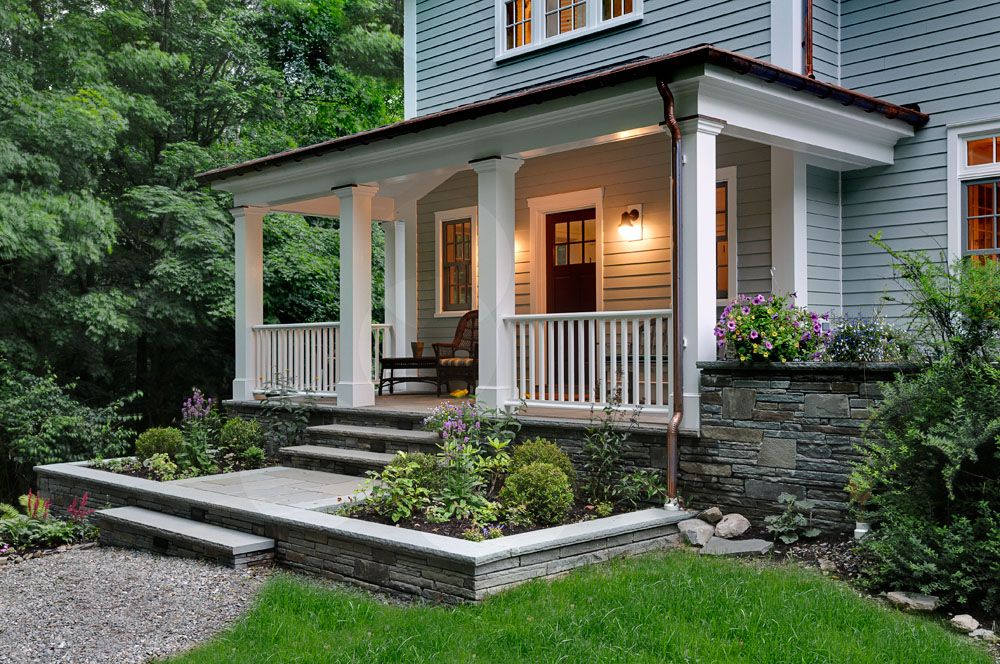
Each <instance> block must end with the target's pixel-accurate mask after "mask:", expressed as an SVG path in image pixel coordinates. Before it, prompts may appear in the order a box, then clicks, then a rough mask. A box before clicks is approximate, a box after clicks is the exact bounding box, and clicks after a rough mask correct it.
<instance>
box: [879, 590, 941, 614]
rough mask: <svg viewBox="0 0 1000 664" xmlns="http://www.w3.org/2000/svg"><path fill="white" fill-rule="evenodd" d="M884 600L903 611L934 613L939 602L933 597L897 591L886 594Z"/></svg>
mask: <svg viewBox="0 0 1000 664" xmlns="http://www.w3.org/2000/svg"><path fill="white" fill-rule="evenodd" d="M885 598H886V599H887V600H889V601H890V602H892V603H893V604H895V605H896V606H897V607H899V608H900V609H903V610H904V611H934V610H935V609H937V607H938V603H939V601H940V600H938V598H937V597H935V596H934V595H921V594H919V593H906V592H901V591H898V590H897V591H893V592H891V593H886V595H885Z"/></svg>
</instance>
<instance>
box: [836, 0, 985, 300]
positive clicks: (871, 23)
mask: <svg viewBox="0 0 1000 664" xmlns="http://www.w3.org/2000/svg"><path fill="white" fill-rule="evenodd" d="M841 36H842V39H843V41H842V52H841V58H842V60H841V75H842V82H843V84H844V85H845V86H847V87H849V88H853V89H855V90H858V91H860V92H864V93H867V94H871V95H875V96H879V97H885V98H886V99H888V100H890V101H894V102H897V103H914V102H916V103H919V104H920V107H921V110H923V111H925V112H928V113H930V114H931V122H930V124H929V125H928V126H927V127H926V128H924V129H922V130H920V131H918V132H917V135H916V136H915V137H914V138H912V139H907V140H905V141H902V142H900V144H899V145H898V146H897V149H896V163H895V164H894V165H893V166H887V167H879V168H872V169H867V170H864V171H856V172H852V173H845V174H844V178H843V243H844V244H843V269H844V305H845V308H846V309H847V312H848V313H851V314H868V313H871V312H872V311H873V310H875V309H877V308H879V307H880V306H882V305H883V304H884V299H885V296H888V297H889V298H897V299H899V298H902V297H904V294H903V293H902V292H901V291H900V287H899V285H898V284H897V283H896V282H895V280H894V279H893V275H892V268H891V266H890V261H889V260H888V258H887V256H886V255H885V253H884V252H883V251H882V250H881V249H878V248H877V247H874V246H872V244H871V243H870V241H869V236H870V235H871V234H873V233H876V232H881V233H882V236H883V237H884V238H885V239H886V241H888V242H889V244H890V245H891V246H893V247H895V248H898V249H924V250H928V251H929V252H930V253H932V254H933V255H939V254H940V253H941V251H942V250H943V249H944V248H945V247H946V246H947V172H946V171H947V156H946V148H947V146H946V127H947V126H948V125H949V124H953V123H959V122H965V121H969V120H979V119H986V118H1000V12H998V11H997V5H996V3H995V2H991V1H988V0H947V1H943V2H941V1H936V2H926V3H917V2H909V1H902V0H896V1H891V2H882V1H876V0H844V2H842V4H841ZM885 312H886V314H887V315H889V316H891V317H897V316H899V315H901V314H902V313H903V309H902V305H901V304H888V305H886V306H885Z"/></svg>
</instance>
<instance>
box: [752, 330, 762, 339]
mask: <svg viewBox="0 0 1000 664" xmlns="http://www.w3.org/2000/svg"><path fill="white" fill-rule="evenodd" d="M759 336H760V335H759V334H758V333H757V330H750V338H751V339H756V338H757V337H759Z"/></svg>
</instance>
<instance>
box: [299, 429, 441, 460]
mask: <svg viewBox="0 0 1000 664" xmlns="http://www.w3.org/2000/svg"><path fill="white" fill-rule="evenodd" d="M306 437H307V438H308V442H309V443H310V444H312V445H319V446H326V447H340V448H345V449H353V450H366V451H368V452H379V453H388V454H395V453H396V452H411V453H412V452H429V453H431V454H433V453H435V452H437V451H438V443H439V442H440V438H439V437H438V435H437V434H436V433H434V432H432V431H417V430H411V429H385V428H380V427H371V426H355V425H353V424H324V425H321V426H315V427H309V428H307V429H306Z"/></svg>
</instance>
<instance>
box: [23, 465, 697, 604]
mask: <svg viewBox="0 0 1000 664" xmlns="http://www.w3.org/2000/svg"><path fill="white" fill-rule="evenodd" d="M35 470H36V472H37V474H38V487H39V493H40V495H42V496H43V497H45V498H46V499H50V500H52V501H53V504H54V505H56V506H59V507H62V508H65V506H66V505H68V504H69V502H70V501H71V500H72V499H73V498H74V497H77V496H80V495H82V494H83V493H84V492H85V491H86V492H88V493H89V494H90V496H91V500H90V504H91V505H93V506H94V507H99V508H104V507H122V506H126V505H136V506H138V507H143V508H146V509H149V510H154V511H158V512H163V513H166V514H173V515H175V516H179V517H183V518H188V519H192V520H194V521H202V522H205V523H210V524H212V525H216V526H221V527H224V528H230V529H233V530H238V531H241V532H246V533H253V534H255V535H259V536H262V537H269V538H271V539H273V540H275V554H274V555H275V562H276V563H278V564H280V565H283V566H285V567H290V568H294V569H298V570H302V571H306V572H310V573H314V574H320V575H322V576H326V577H329V578H332V579H335V580H337V581H343V582H347V583H352V584H354V585H358V586H361V587H364V588H368V589H370V590H376V591H382V592H390V593H396V594H403V595H411V596H413V595H415V596H418V597H422V598H425V599H429V600H434V601H441V602H448V603H460V602H469V601H478V600H481V599H483V598H485V597H487V596H488V595H491V594H494V593H496V592H499V591H501V590H504V589H505V588H509V587H511V586H514V585H517V584H519V583H523V582H524V581H527V580H529V579H535V578H549V577H553V576H558V575H560V574H563V573H565V572H566V571H568V570H571V569H573V568H576V567H581V566H584V565H589V564H593V563H596V562H600V561H604V560H608V559H611V558H615V557H621V556H629V555H636V554H639V553H645V552H648V551H653V550H658V549H667V548H671V547H674V546H677V545H678V544H679V541H680V536H679V534H678V529H677V525H676V524H677V523H678V522H679V521H681V520H683V519H685V518H689V517H690V516H691V515H690V514H686V513H683V512H669V511H666V510H664V509H649V510H642V511H639V512H632V513H629V514H621V515H617V516H612V517H608V518H605V519H595V520H593V521H587V522H583V523H577V524H571V525H568V526H559V527H556V528H546V529H543V530H537V531H533V532H530V533H523V534H520V535H511V536H508V537H502V538H499V539H495V540H489V541H485V542H469V541H466V540H462V539H457V538H452V537H444V536H442V535H435V534H431V533H422V532H417V531H413V530H408V529H405V528H395V527H392V526H387V525H383V524H379V523H371V522H367V521H361V520H359V519H350V518H345V517H340V516H337V515H335V514H325V513H322V512H314V511H310V510H305V509H298V508H292V507H288V506H284V505H274V504H271V503H265V502H262V501H255V500H247V499H244V498H237V497H233V496H226V495H223V494H218V493H210V492H207V491H203V490H200V489H195V488H192V487H186V486H181V485H175V484H171V483H169V482H154V481H152V480H146V479H141V478H136V477H129V476H126V475H116V474H114V473H109V472H107V471H102V470H97V469H94V468H90V467H88V466H87V465H86V464H82V463H66V464H55V465H51V466H40V467H38V468H36V469H35Z"/></svg>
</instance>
